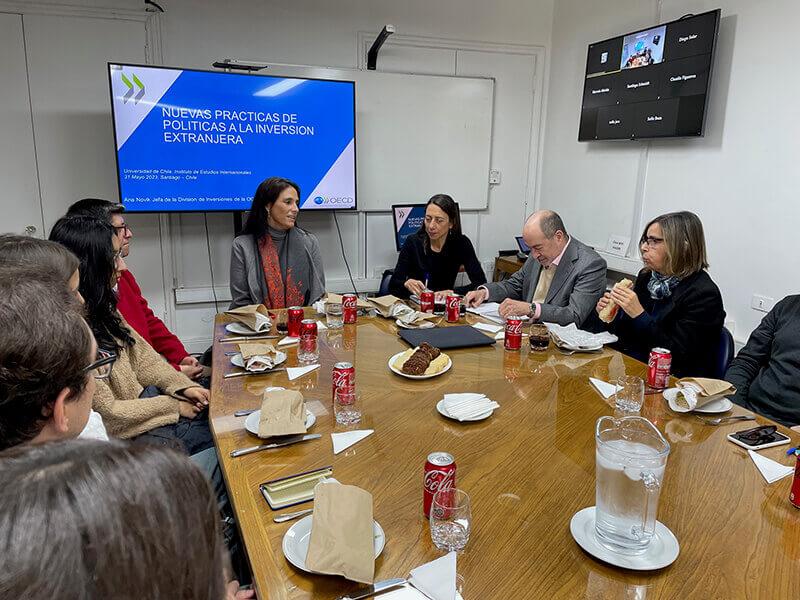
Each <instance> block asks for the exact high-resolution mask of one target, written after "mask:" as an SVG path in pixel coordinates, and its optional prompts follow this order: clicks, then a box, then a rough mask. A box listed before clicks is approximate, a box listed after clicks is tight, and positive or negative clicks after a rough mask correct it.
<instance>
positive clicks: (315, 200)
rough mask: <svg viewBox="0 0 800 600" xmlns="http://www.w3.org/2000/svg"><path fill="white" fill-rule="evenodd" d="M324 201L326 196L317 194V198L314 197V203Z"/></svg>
mask: <svg viewBox="0 0 800 600" xmlns="http://www.w3.org/2000/svg"><path fill="white" fill-rule="evenodd" d="M324 202H325V198H323V197H322V196H317V197H316V198H314V204H323V203H324Z"/></svg>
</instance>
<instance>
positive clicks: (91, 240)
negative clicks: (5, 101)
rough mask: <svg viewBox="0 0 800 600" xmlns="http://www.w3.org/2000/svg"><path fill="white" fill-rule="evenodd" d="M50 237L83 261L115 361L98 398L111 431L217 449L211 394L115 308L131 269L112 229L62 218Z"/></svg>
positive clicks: (91, 315)
mask: <svg viewBox="0 0 800 600" xmlns="http://www.w3.org/2000/svg"><path fill="white" fill-rule="evenodd" d="M50 239H51V240H54V241H57V242H60V243H61V244H63V245H65V246H66V247H67V248H69V249H70V250H72V251H73V252H74V253H75V254H76V255H77V256H78V258H79V260H80V262H81V265H80V273H81V281H80V288H79V289H80V292H81V295H82V296H83V297H84V299H85V300H86V313H87V315H86V316H87V321H88V322H89V325H90V326H91V328H92V330H93V332H94V334H95V337H96V339H97V343H98V346H99V347H100V348H101V349H102V350H105V351H109V352H114V353H115V354H116V355H117V360H116V361H115V362H114V366H113V369H112V371H111V375H110V377H109V378H108V379H107V380H105V381H100V382H98V385H97V391H96V392H95V395H94V400H93V408H94V410H96V411H97V412H98V413H100V414H101V415H102V417H103V421H104V422H105V425H106V428H107V430H108V433H109V434H110V435H112V436H115V437H120V438H138V439H142V440H146V441H150V442H155V443H160V444H163V445H169V446H176V447H180V448H182V449H184V450H185V451H186V452H188V453H189V454H194V453H196V452H200V451H201V450H204V449H206V448H210V447H211V446H213V440H212V438H211V433H210V430H209V427H208V411H207V410H205V409H206V407H207V406H208V399H209V393H208V390H206V389H203V388H202V387H200V386H198V385H197V384H196V383H195V382H193V381H192V380H191V379H189V378H188V377H186V376H185V375H183V374H182V373H181V372H179V371H176V370H175V369H173V368H172V367H171V366H170V365H169V364H168V363H167V362H166V360H164V358H163V357H162V356H161V355H160V354H158V353H157V352H156V351H155V350H154V349H153V348H152V346H150V344H148V343H147V342H146V341H145V340H144V339H143V338H142V337H141V336H140V335H139V334H138V333H136V332H135V331H134V330H133V329H132V328H130V327H128V326H127V324H126V323H125V321H124V320H123V319H122V316H121V315H120V314H119V312H117V310H116V295H115V292H114V288H115V286H116V283H117V280H118V279H119V275H120V273H121V272H122V271H124V270H125V268H126V267H125V261H124V260H123V259H122V256H121V253H120V247H121V241H120V239H119V236H117V235H116V234H115V232H114V229H113V228H112V227H111V226H110V225H109V224H108V223H105V222H103V221H100V220H98V219H94V218H92V217H64V218H62V219H60V220H59V221H58V222H57V223H56V224H55V225H54V226H53V230H52V231H51V233H50Z"/></svg>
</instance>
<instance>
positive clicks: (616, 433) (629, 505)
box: [595, 416, 670, 554]
mask: <svg viewBox="0 0 800 600" xmlns="http://www.w3.org/2000/svg"><path fill="white" fill-rule="evenodd" d="M669 450H670V448H669V443H668V442H667V440H665V439H664V436H662V435H661V433H660V432H659V431H658V429H656V427H655V425H653V424H652V423H651V422H650V421H648V420H647V419H645V418H644V417H639V416H630V417H622V418H620V419H616V418H614V417H608V416H606V417H600V418H599V419H598V420H597V425H596V428H595V471H596V472H595V478H596V489H595V494H596V497H595V501H596V507H595V535H596V536H597V541H598V542H600V543H601V544H602V545H603V546H605V547H607V548H609V549H610V550H613V551H614V552H619V553H621V554H641V553H642V552H644V551H645V550H647V547H648V545H649V544H650V540H651V539H652V537H653V535H655V530H656V513H657V512H658V499H659V496H660V494H661V482H662V481H663V479H664V471H665V470H666V467H667V457H668V456H669Z"/></svg>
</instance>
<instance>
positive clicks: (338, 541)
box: [306, 482, 375, 583]
mask: <svg viewBox="0 0 800 600" xmlns="http://www.w3.org/2000/svg"><path fill="white" fill-rule="evenodd" d="M306 566H307V567H308V568H309V569H311V570H312V571H316V572H317V573H326V574H328V575H342V576H343V577H345V578H347V579H350V580H352V581H359V582H361V583H372V581H373V579H374V578H375V543H374V533H373V525H372V494H370V493H369V492H367V491H366V490H362V489H361V488H358V487H356V486H353V485H342V484H341V483H334V482H331V483H320V484H318V485H317V487H316V491H315V494H314V516H313V519H312V525H311V539H310V540H309V544H308V554H307V555H306Z"/></svg>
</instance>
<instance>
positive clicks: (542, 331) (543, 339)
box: [528, 323, 550, 352]
mask: <svg viewBox="0 0 800 600" xmlns="http://www.w3.org/2000/svg"><path fill="white" fill-rule="evenodd" d="M528 339H529V340H530V343H531V350H533V351H534V352H544V351H545V350H547V348H548V346H550V331H549V330H548V329H547V325H545V324H544V323H534V324H533V325H531V330H530V337H529V338H528Z"/></svg>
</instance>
